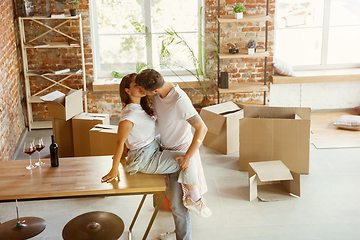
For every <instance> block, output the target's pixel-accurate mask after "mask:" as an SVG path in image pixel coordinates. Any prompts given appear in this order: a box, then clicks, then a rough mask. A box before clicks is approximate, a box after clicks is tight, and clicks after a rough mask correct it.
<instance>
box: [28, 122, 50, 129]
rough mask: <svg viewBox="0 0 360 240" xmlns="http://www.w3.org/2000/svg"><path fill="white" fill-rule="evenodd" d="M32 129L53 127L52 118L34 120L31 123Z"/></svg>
mask: <svg viewBox="0 0 360 240" xmlns="http://www.w3.org/2000/svg"><path fill="white" fill-rule="evenodd" d="M31 128H32V129H44V128H52V121H51V120H50V121H49V120H38V121H33V122H32V124H31Z"/></svg>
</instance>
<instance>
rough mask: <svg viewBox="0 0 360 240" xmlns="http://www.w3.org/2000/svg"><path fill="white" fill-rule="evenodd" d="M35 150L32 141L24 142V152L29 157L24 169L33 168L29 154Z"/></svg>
mask: <svg viewBox="0 0 360 240" xmlns="http://www.w3.org/2000/svg"><path fill="white" fill-rule="evenodd" d="M35 151H36V148H35V145H34V142H33V141H29V142H25V143H24V153H26V154H28V155H29V157H30V165H29V166H27V167H26V169H29V170H31V169H33V168H36V166H34V165H32V164H31V155H32V154H33V153H34V152H35Z"/></svg>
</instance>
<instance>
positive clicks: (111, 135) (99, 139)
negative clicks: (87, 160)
mask: <svg viewBox="0 0 360 240" xmlns="http://www.w3.org/2000/svg"><path fill="white" fill-rule="evenodd" d="M117 130H118V126H113V125H103V124H97V125H95V127H93V128H92V129H90V132H89V134H90V135H89V136H90V152H91V156H105V155H114V153H115V147H116V137H117Z"/></svg>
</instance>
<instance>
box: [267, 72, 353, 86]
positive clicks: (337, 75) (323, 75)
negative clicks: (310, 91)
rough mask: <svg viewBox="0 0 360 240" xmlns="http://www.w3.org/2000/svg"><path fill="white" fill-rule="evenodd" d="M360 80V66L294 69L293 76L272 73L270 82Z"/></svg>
mask: <svg viewBox="0 0 360 240" xmlns="http://www.w3.org/2000/svg"><path fill="white" fill-rule="evenodd" d="M348 81H360V68H351V69H331V70H317V71H315V70H312V71H295V76H294V77H290V76H280V75H274V76H271V77H270V82H271V83H272V84H292V83H316V82H348Z"/></svg>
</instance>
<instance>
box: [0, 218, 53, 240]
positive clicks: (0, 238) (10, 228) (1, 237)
mask: <svg viewBox="0 0 360 240" xmlns="http://www.w3.org/2000/svg"><path fill="white" fill-rule="evenodd" d="M19 222H20V224H18V220H17V219H13V220H10V221H7V222H4V223H2V224H0V240H24V239H28V238H32V237H34V236H36V235H38V234H40V233H41V232H42V231H44V229H45V227H46V222H45V220H44V219H42V218H38V217H22V218H19Z"/></svg>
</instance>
